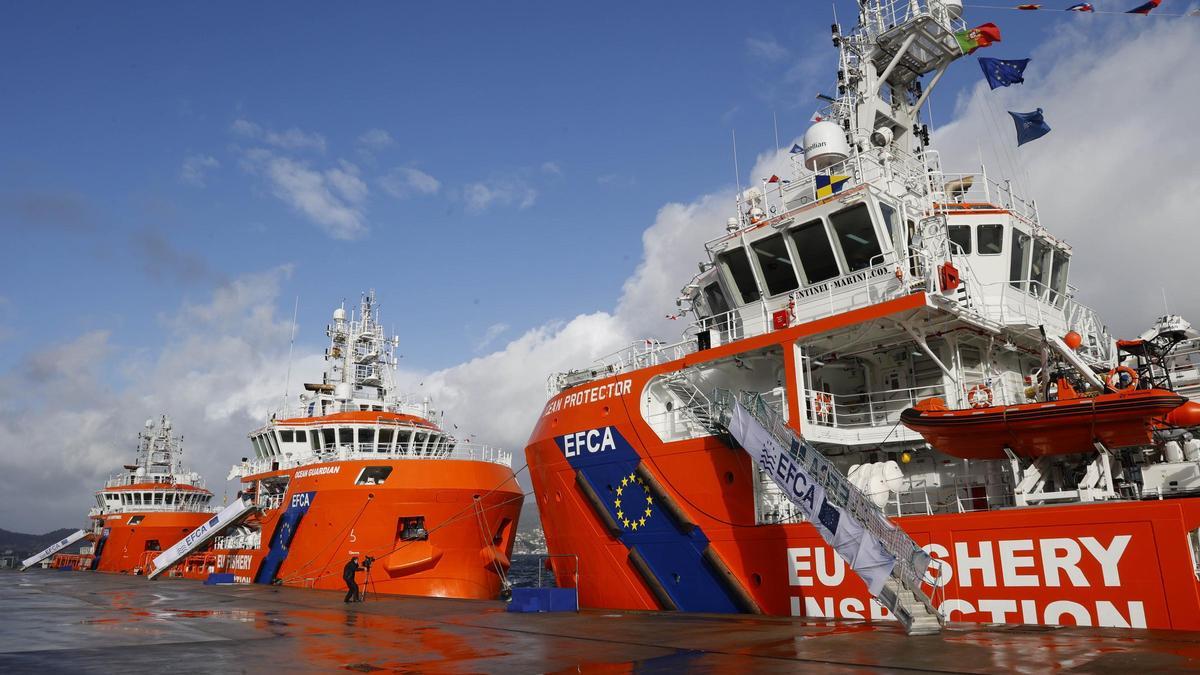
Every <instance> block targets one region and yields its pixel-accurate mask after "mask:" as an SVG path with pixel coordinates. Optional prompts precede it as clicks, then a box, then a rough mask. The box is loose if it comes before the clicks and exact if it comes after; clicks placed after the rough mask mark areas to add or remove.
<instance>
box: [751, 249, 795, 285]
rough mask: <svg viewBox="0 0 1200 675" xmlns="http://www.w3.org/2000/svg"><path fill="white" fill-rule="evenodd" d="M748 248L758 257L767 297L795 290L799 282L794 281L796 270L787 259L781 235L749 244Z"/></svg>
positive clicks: (790, 260) (788, 258)
mask: <svg viewBox="0 0 1200 675" xmlns="http://www.w3.org/2000/svg"><path fill="white" fill-rule="evenodd" d="M750 248H752V249H754V255H755V256H757V257H758V267H759V269H761V270H762V274H763V281H765V282H766V284H767V293H768V294H769V295H779V294H780V293H787V292H788V291H794V290H796V288H797V287H798V286H799V285H800V282H798V281H796V268H794V267H792V259H791V258H790V257H788V252H787V245H786V244H784V243H783V235H782V234H773V235H771V236H769V237H764V238H763V239H759V240H758V241H756V242H754V243H752V244H750Z"/></svg>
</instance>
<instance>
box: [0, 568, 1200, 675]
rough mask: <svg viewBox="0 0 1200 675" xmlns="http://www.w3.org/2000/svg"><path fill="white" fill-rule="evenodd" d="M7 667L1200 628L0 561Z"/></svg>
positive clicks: (884, 655)
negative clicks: (637, 606)
mask: <svg viewBox="0 0 1200 675" xmlns="http://www.w3.org/2000/svg"><path fill="white" fill-rule="evenodd" d="M0 608H3V614H2V615H0V672H6V673H9V672H63V671H70V672H77V673H90V672H97V673H110V672H151V671H155V672H167V673H169V674H170V675H176V674H178V673H190V672H223V673H230V672H232V673H237V672H265V671H283V672H308V671H321V672H330V671H349V672H376V671H398V672H472V673H473V672H504V673H525V672H557V671H572V672H621V671H625V670H637V671H645V672H679V671H690V672H718V671H719V672H784V671H786V672H796V671H818V670H819V671H821V672H841V671H856V672H863V671H866V672H871V671H909V672H911V671H916V672H971V673H1000V672H1003V673H1010V672H1045V671H1049V670H1059V671H1080V672H1097V671H1108V672H1123V673H1128V672H1135V671H1141V672H1165V671H1184V670H1196V669H1197V668H1200V633H1179V632H1168V631H1130V630H1116V629H1080V628H1036V627H1027V628H1021V627H985V626H973V625H961V626H954V627H952V628H950V629H949V630H947V631H945V632H944V633H943V634H942V635H939V636H929V637H913V638H909V637H906V636H905V635H904V634H903V633H902V632H901V631H900V630H899V628H898V627H896V626H890V625H881V626H869V625H866V624H862V623H854V622H834V621H814V620H806V619H789V618H781V617H748V616H737V617H731V616H724V615H700V614H676V613H653V612H611V611H599V610H585V611H583V612H581V613H579V614H574V613H564V614H509V613H507V612H505V611H504V606H503V605H502V604H501V603H499V602H479V601H463V600H437V599H427V598H409V597H386V596H381V597H379V598H378V599H370V600H368V601H367V602H365V603H362V604H358V605H345V604H343V603H342V601H341V595H340V594H338V593H332V592H323V591H307V590H299V589H290V588H279V587H268V586H256V585H255V586H202V585H200V584H199V583H197V582H192V581H184V580H163V581H154V582H151V581H147V580H146V579H144V578H140V577H127V576H118V575H108V574H100V573H88V572H60V571H55V570H37V571H30V572H24V573H17V572H11V573H0Z"/></svg>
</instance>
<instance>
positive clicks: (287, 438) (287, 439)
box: [279, 430, 292, 443]
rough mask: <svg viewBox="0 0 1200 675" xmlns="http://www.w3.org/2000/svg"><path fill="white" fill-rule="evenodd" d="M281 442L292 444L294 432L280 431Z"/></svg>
mask: <svg viewBox="0 0 1200 675" xmlns="http://www.w3.org/2000/svg"><path fill="white" fill-rule="evenodd" d="M279 440H281V441H283V442H284V443H291V442H292V432H291V431H290V430H285V431H280V432H279Z"/></svg>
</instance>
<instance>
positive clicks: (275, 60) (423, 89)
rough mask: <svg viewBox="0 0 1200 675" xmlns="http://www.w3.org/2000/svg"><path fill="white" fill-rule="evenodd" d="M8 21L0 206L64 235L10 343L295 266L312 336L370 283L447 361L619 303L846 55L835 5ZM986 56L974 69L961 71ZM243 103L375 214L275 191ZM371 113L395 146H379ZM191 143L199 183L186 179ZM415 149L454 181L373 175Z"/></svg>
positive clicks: (33, 278) (78, 9)
mask: <svg viewBox="0 0 1200 675" xmlns="http://www.w3.org/2000/svg"><path fill="white" fill-rule="evenodd" d="M841 5H842V7H841V9H842V16H843V17H849V16H851V12H850V9H851V6H850V3H845V2H843V3H841ZM9 14H10V16H9V19H8V20H7V21H6V22H5V23H6V26H5V27H4V28H3V29H2V30H3V32H4V35H3V46H0V53H2V54H3V58H4V61H5V63H7V64H8V66H7V67H6V68H4V69H3V71H0V87H2V88H3V91H5V92H6V94H5V98H6V101H7V102H6V103H5V105H4V106H2V107H0V129H2V131H0V133H2V134H3V135H4V137H5V138H6V140H5V142H4V146H5V151H4V153H3V157H2V158H0V179H2V183H3V188H0V191H2V192H3V193H5V195H4V197H5V204H4V207H5V208H4V211H3V212H2V213H0V218H2V219H3V220H2V221H0V222H3V224H4V227H5V229H6V230H8V232H9V233H8V235H7V239H8V241H9V243H10V244H11V245H13V246H14V248H15V249H17V250H24V251H31V252H44V255H26V256H20V257H19V258H18V259H16V260H14V261H11V262H10V264H9V265H6V266H5V268H4V270H3V272H0V274H2V275H3V276H2V277H0V279H2V281H3V288H4V289H5V291H4V293H3V295H4V296H5V297H6V298H7V299H8V300H9V303H8V305H7V307H6V308H5V312H6V313H7V314H8V316H9V328H8V331H9V336H8V340H7V342H8V343H9V349H7V350H5V352H4V354H5V355H4V356H0V363H5V362H8V363H11V362H12V361H13V359H15V358H17V357H18V355H19V354H20V353H21V352H23V351H25V350H27V349H30V348H32V347H34V346H36V345H37V344H39V343H40V342H42V341H45V340H56V339H59V338H66V337H69V336H71V335H73V334H76V333H78V332H80V331H82V330H86V329H89V328H96V327H103V328H109V329H112V330H113V331H114V333H115V336H116V338H117V340H118V341H119V342H121V343H122V344H125V345H128V346H130V347H135V348H137V347H153V346H154V345H156V344H157V341H158V340H159V339H160V336H159V330H158V326H157V322H156V315H157V314H158V313H159V312H160V311H163V310H165V309H168V308H172V307H174V306H176V305H178V304H179V302H180V301H181V299H182V298H186V297H191V296H198V295H202V294H204V293H207V292H208V291H209V290H210V289H211V287H212V286H213V285H214V284H217V283H220V282H222V281H224V280H227V279H229V278H232V277H236V276H238V275H240V274H242V273H244V272H247V271H253V270H261V269H266V268H269V267H272V266H275V265H280V264H293V265H295V273H294V275H293V276H292V278H291V279H290V281H289V282H288V283H287V287H286V288H285V290H284V292H283V295H284V296H287V297H291V298H294V297H295V296H297V295H299V296H300V298H301V319H302V324H304V325H307V326H310V327H318V328H319V326H321V325H322V322H323V321H324V320H325V318H326V314H327V312H328V310H329V305H330V304H331V303H332V302H335V301H337V300H338V299H339V298H341V297H342V296H347V295H348V296H351V297H353V296H354V295H355V294H356V293H357V292H358V290H359V289H360V288H365V287H369V286H374V287H376V288H377V289H378V290H379V292H380V295H381V296H382V298H383V299H384V300H385V301H386V302H388V303H389V305H388V306H387V309H388V311H389V316H390V317H391V318H392V320H394V321H397V322H398V323H400V322H401V321H402V323H403V325H398V328H399V329H400V331H401V333H402V335H403V339H404V341H405V345H406V346H405V349H404V351H405V353H406V358H408V359H413V360H415V361H419V362H420V363H421V364H422V365H427V366H429V367H440V366H443V365H447V364H450V363H453V362H455V361H456V360H457V359H460V358H462V356H463V355H465V354H469V353H471V352H473V351H474V350H475V348H476V346H477V345H478V344H479V342H480V340H482V339H483V337H484V335H485V333H486V331H487V328H488V327H489V326H493V325H497V324H506V325H508V326H510V327H513V328H514V329H516V328H520V327H525V326H532V325H537V324H540V323H542V322H544V321H546V320H548V319H552V318H555V317H567V318H569V317H570V316H573V315H574V313H576V312H580V311H587V310H591V309H595V308H601V307H605V306H607V305H609V304H611V302H612V298H613V297H614V296H615V295H616V294H617V292H618V291H619V289H620V284H621V283H622V281H623V280H624V279H625V278H626V277H628V276H629V274H630V272H631V271H632V270H633V268H634V266H635V265H636V263H637V262H638V256H637V252H638V246H639V243H640V242H639V239H640V236H641V233H642V231H643V230H644V229H645V228H646V226H647V225H648V224H649V223H651V222H653V219H654V213H655V211H656V210H657V209H658V208H659V207H660V206H661V205H662V204H664V203H665V202H668V201H675V200H687V199H690V198H692V197H694V196H695V195H697V194H700V193H704V192H707V191H709V190H711V189H712V188H713V187H714V186H717V185H721V184H724V183H727V182H729V181H730V179H731V177H732V167H731V164H732V161H731V157H730V131H731V130H733V129H736V130H737V132H738V134H739V145H740V146H741V150H742V154H743V157H742V164H743V171H745V170H746V168H747V167H748V165H749V163H750V162H749V161H748V160H749V159H750V158H752V157H753V155H754V154H755V153H757V152H761V151H763V150H765V149H767V148H769V147H770V146H771V145H773V142H774V141H773V131H772V119H771V115H772V112H774V113H775V114H777V116H778V119H779V127H780V133H781V134H782V135H783V136H784V137H791V136H792V135H795V134H797V133H800V132H801V131H802V130H803V128H804V126H805V125H806V122H807V119H808V117H809V116H810V115H811V114H812V112H813V110H814V109H815V107H816V106H815V105H814V100H813V94H814V93H815V92H816V91H817V90H818V89H819V88H821V87H822V86H823V85H825V80H827V79H828V78H827V77H826V76H827V75H828V65H827V64H828V62H829V61H830V60H831V59H832V58H833V56H834V52H833V50H832V49H831V48H830V47H829V41H828V38H827V35H828V24H829V23H830V18H829V16H830V10H829V7H828V6H826V5H824V4H823V3H812V4H810V3H791V4H790V5H788V6H781V7H776V8H771V9H769V10H765V11H753V12H747V11H746V10H745V9H744V8H739V7H735V6H733V5H728V4H727V3H708V4H705V3H649V4H645V5H638V6H636V7H635V6H634V5H627V6H624V7H622V6H613V5H594V4H588V5H583V4H578V5H576V4H572V3H562V4H550V3H537V4H515V5H514V4H509V3H503V4H500V3H483V4H471V3H466V4H463V3H454V4H449V3H379V4H365V5H360V6H358V7H357V8H356V9H355V10H354V11H350V12H348V11H344V8H338V7H334V6H331V5H328V4H325V3H310V4H308V5H299V6H295V5H289V6H288V7H287V8H286V9H284V8H283V7H282V6H279V5H274V6H271V5H261V6H259V5H254V6H245V5H234V4H226V5H210V4H193V5H182V6H176V5H173V4H172V5H167V4H164V5H150V4H146V5H142V6H140V7H137V8H123V9H122V8H114V7H112V6H99V5H95V4H94V3H80V4H75V5H66V6H63V5H57V4H50V3H29V4H23V5H12V6H10V7H9ZM979 14H980V18H981V19H984V18H993V17H992V15H994V14H1000V13H997V12H991V13H988V14H984V13H983V12H979ZM999 18H1000V19H1003V23H1004V27H1005V29H1006V31H1005V42H1004V46H1003V47H1001V48H996V49H994V51H995V52H996V53H1000V52H1003V53H1005V54H1012V55H1023V54H1025V53H1027V51H1028V50H1027V48H1023V45H1027V44H1029V43H1031V42H1034V41H1036V40H1038V39H1039V38H1040V37H1041V36H1042V34H1043V33H1044V32H1045V31H1048V30H1053V26H1054V24H1055V20H1059V21H1061V20H1063V17H1059V16H1057V15H1054V16H1051V15H1049V13H1043V14H1041V15H1039V16H1037V17H1031V16H1026V15H1024V14H1016V13H1012V12H1007V13H1003V16H1000V17H999ZM1066 18H1067V19H1076V20H1078V18H1079V17H1066ZM1088 19H1092V20H1094V19H1093V18H1091V17H1086V18H1084V20H1088ZM797 57H804V58H809V59H812V58H813V57H816V58H819V59H820V61H819V62H818V65H814V64H812V63H804V62H799V61H797ZM976 75H977V73H975V72H972V71H971V70H970V69H969V68H966V67H960V68H957V69H956V70H955V72H954V73H952V75H951V76H950V78H949V79H948V82H947V83H946V85H945V90H946V91H953V90H954V89H955V88H958V87H960V86H961V85H962V84H963V83H964V82H969V83H973V82H974V80H975V76H976ZM951 101H952V98H951V96H949V95H947V94H946V93H940V96H939V97H938V98H937V99H935V103H938V104H941V105H945V104H948V103H949V102H951ZM936 116H937V115H936V112H935V118H936ZM238 120H244V121H247V122H250V123H253V124H255V125H258V126H260V127H262V128H263V129H268V130H274V131H275V132H276V133H278V134H281V133H284V132H286V131H288V130H296V131H298V132H300V133H302V134H304V135H305V136H309V137H319V138H321V139H323V140H324V150H323V151H319V150H317V149H313V148H308V149H297V150H295V151H294V152H289V153H287V156H289V157H292V158H295V159H296V160H297V161H300V162H306V163H308V166H309V167H311V168H312V169H314V170H316V171H324V170H328V169H330V168H333V167H336V166H338V163H339V161H346V162H350V163H352V164H353V165H354V166H355V167H357V169H358V171H359V178H360V179H361V180H362V181H363V183H364V184H365V185H366V188H367V189H368V191H369V194H368V196H367V197H366V199H365V200H364V203H363V205H362V207H361V213H362V216H361V222H362V224H363V226H364V228H366V229H367V230H368V231H367V232H365V233H364V234H363V235H362V236H359V237H357V238H355V239H353V240H340V239H336V238H333V237H330V236H329V235H328V234H327V233H326V231H324V230H323V229H322V227H321V226H320V225H319V224H315V223H314V222H312V219H311V218H309V217H306V216H305V215H304V214H303V213H301V212H298V211H296V210H295V209H294V208H293V207H292V206H290V205H289V204H288V203H287V202H285V201H284V200H281V199H279V198H277V197H275V196H273V195H272V188H271V186H270V185H269V183H268V182H267V181H265V180H264V179H263V177H262V176H259V175H255V174H254V173H253V172H252V171H247V170H245V169H244V168H243V167H242V166H241V165H242V164H243V163H244V162H245V159H244V158H243V157H242V154H243V153H244V152H245V151H246V150H247V149H248V148H251V147H253V146H254V143H253V142H252V140H251V139H247V138H245V137H244V136H241V135H239V134H237V133H235V132H234V131H232V128H233V125H234V124H235V122H237V121H238ZM370 130H382V131H384V132H386V133H387V135H388V136H390V138H391V139H392V143H391V144H388V145H387V146H386V147H382V148H380V149H378V150H375V151H372V152H370V154H366V153H365V152H364V151H363V148H362V146H361V144H360V143H359V142H358V139H359V138H360V137H361V136H362V135H363V134H365V133H367V132H369V131H370ZM188 158H199V164H200V169H201V170H202V175H203V178H202V179H197V180H202V182H203V185H200V184H198V182H197V181H191V182H189V181H188V180H185V179H184V178H183V177H182V176H181V172H182V171H183V164H184V162H186V161H188ZM213 164H215V166H208V165H213ZM398 167H399V168H402V169H417V170H419V171H421V172H423V173H426V174H428V175H430V176H433V177H434V178H435V179H436V180H437V181H438V183H439V184H440V187H439V189H438V192H437V193H435V194H420V193H418V194H416V195H414V196H411V197H408V198H404V199H397V198H395V197H394V196H392V195H390V194H388V193H387V192H386V190H385V189H383V188H382V187H381V186H380V185H379V183H378V181H379V179H380V177H382V176H385V175H387V174H388V172H389V171H392V170H393V169H396V168H398ZM743 178H745V177H743ZM479 183H482V184H484V185H496V186H498V189H500V190H507V191H509V192H515V193H517V196H513V197H511V198H509V199H511V201H508V202H507V203H506V202H505V201H504V198H498V199H497V200H496V201H493V202H492V203H490V204H489V205H487V206H486V207H485V208H482V209H479V210H477V211H475V212H472V211H471V210H469V209H467V208H466V206H465V204H464V199H463V196H462V190H463V189H464V186H466V185H471V184H479ZM531 191H532V192H531ZM526 195H530V196H529V197H528V201H530V202H531V203H529V204H527V205H526V206H525V207H524V208H521V206H522V203H523V202H525V201H526V200H527V198H526ZM687 254H688V255H694V252H687ZM152 256H153V257H155V258H158V259H160V260H159V262H155V261H154V260H148V259H147V258H150V257H152ZM401 298H404V299H405V305H406V311H405V312H404V313H405V317H403V318H402V317H400V316H398V314H400V312H399V311H398V307H397V303H398V301H399V300H400V299H401ZM666 300H667V301H668V302H669V301H670V299H669V298H667V299H666ZM285 304H290V303H285ZM410 313H411V318H408V317H409V315H410ZM16 317H19V320H16ZM33 326H37V327H38V328H37V329H36V330H35V329H33ZM311 337H312V335H311V332H306V333H303V334H302V338H304V339H307V338H311Z"/></svg>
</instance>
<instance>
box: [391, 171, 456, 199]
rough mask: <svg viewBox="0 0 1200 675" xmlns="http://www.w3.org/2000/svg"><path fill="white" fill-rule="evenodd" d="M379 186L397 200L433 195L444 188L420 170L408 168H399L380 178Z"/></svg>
mask: <svg viewBox="0 0 1200 675" xmlns="http://www.w3.org/2000/svg"><path fill="white" fill-rule="evenodd" d="M379 186H380V187H382V188H383V190H384V192H387V193H388V194H390V195H391V196H393V197H395V198H396V199H407V198H408V197H413V196H416V195H433V194H437V192H438V190H440V189H441V188H442V184H441V182H440V181H439V180H438V179H436V178H434V177H433V176H430V175H429V174H427V173H425V172H424V171H421V170H420V169H413V168H410V167H406V166H398V167H396V168H394V169H392V170H391V171H389V172H387V173H386V174H384V175H383V176H380V178H379Z"/></svg>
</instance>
